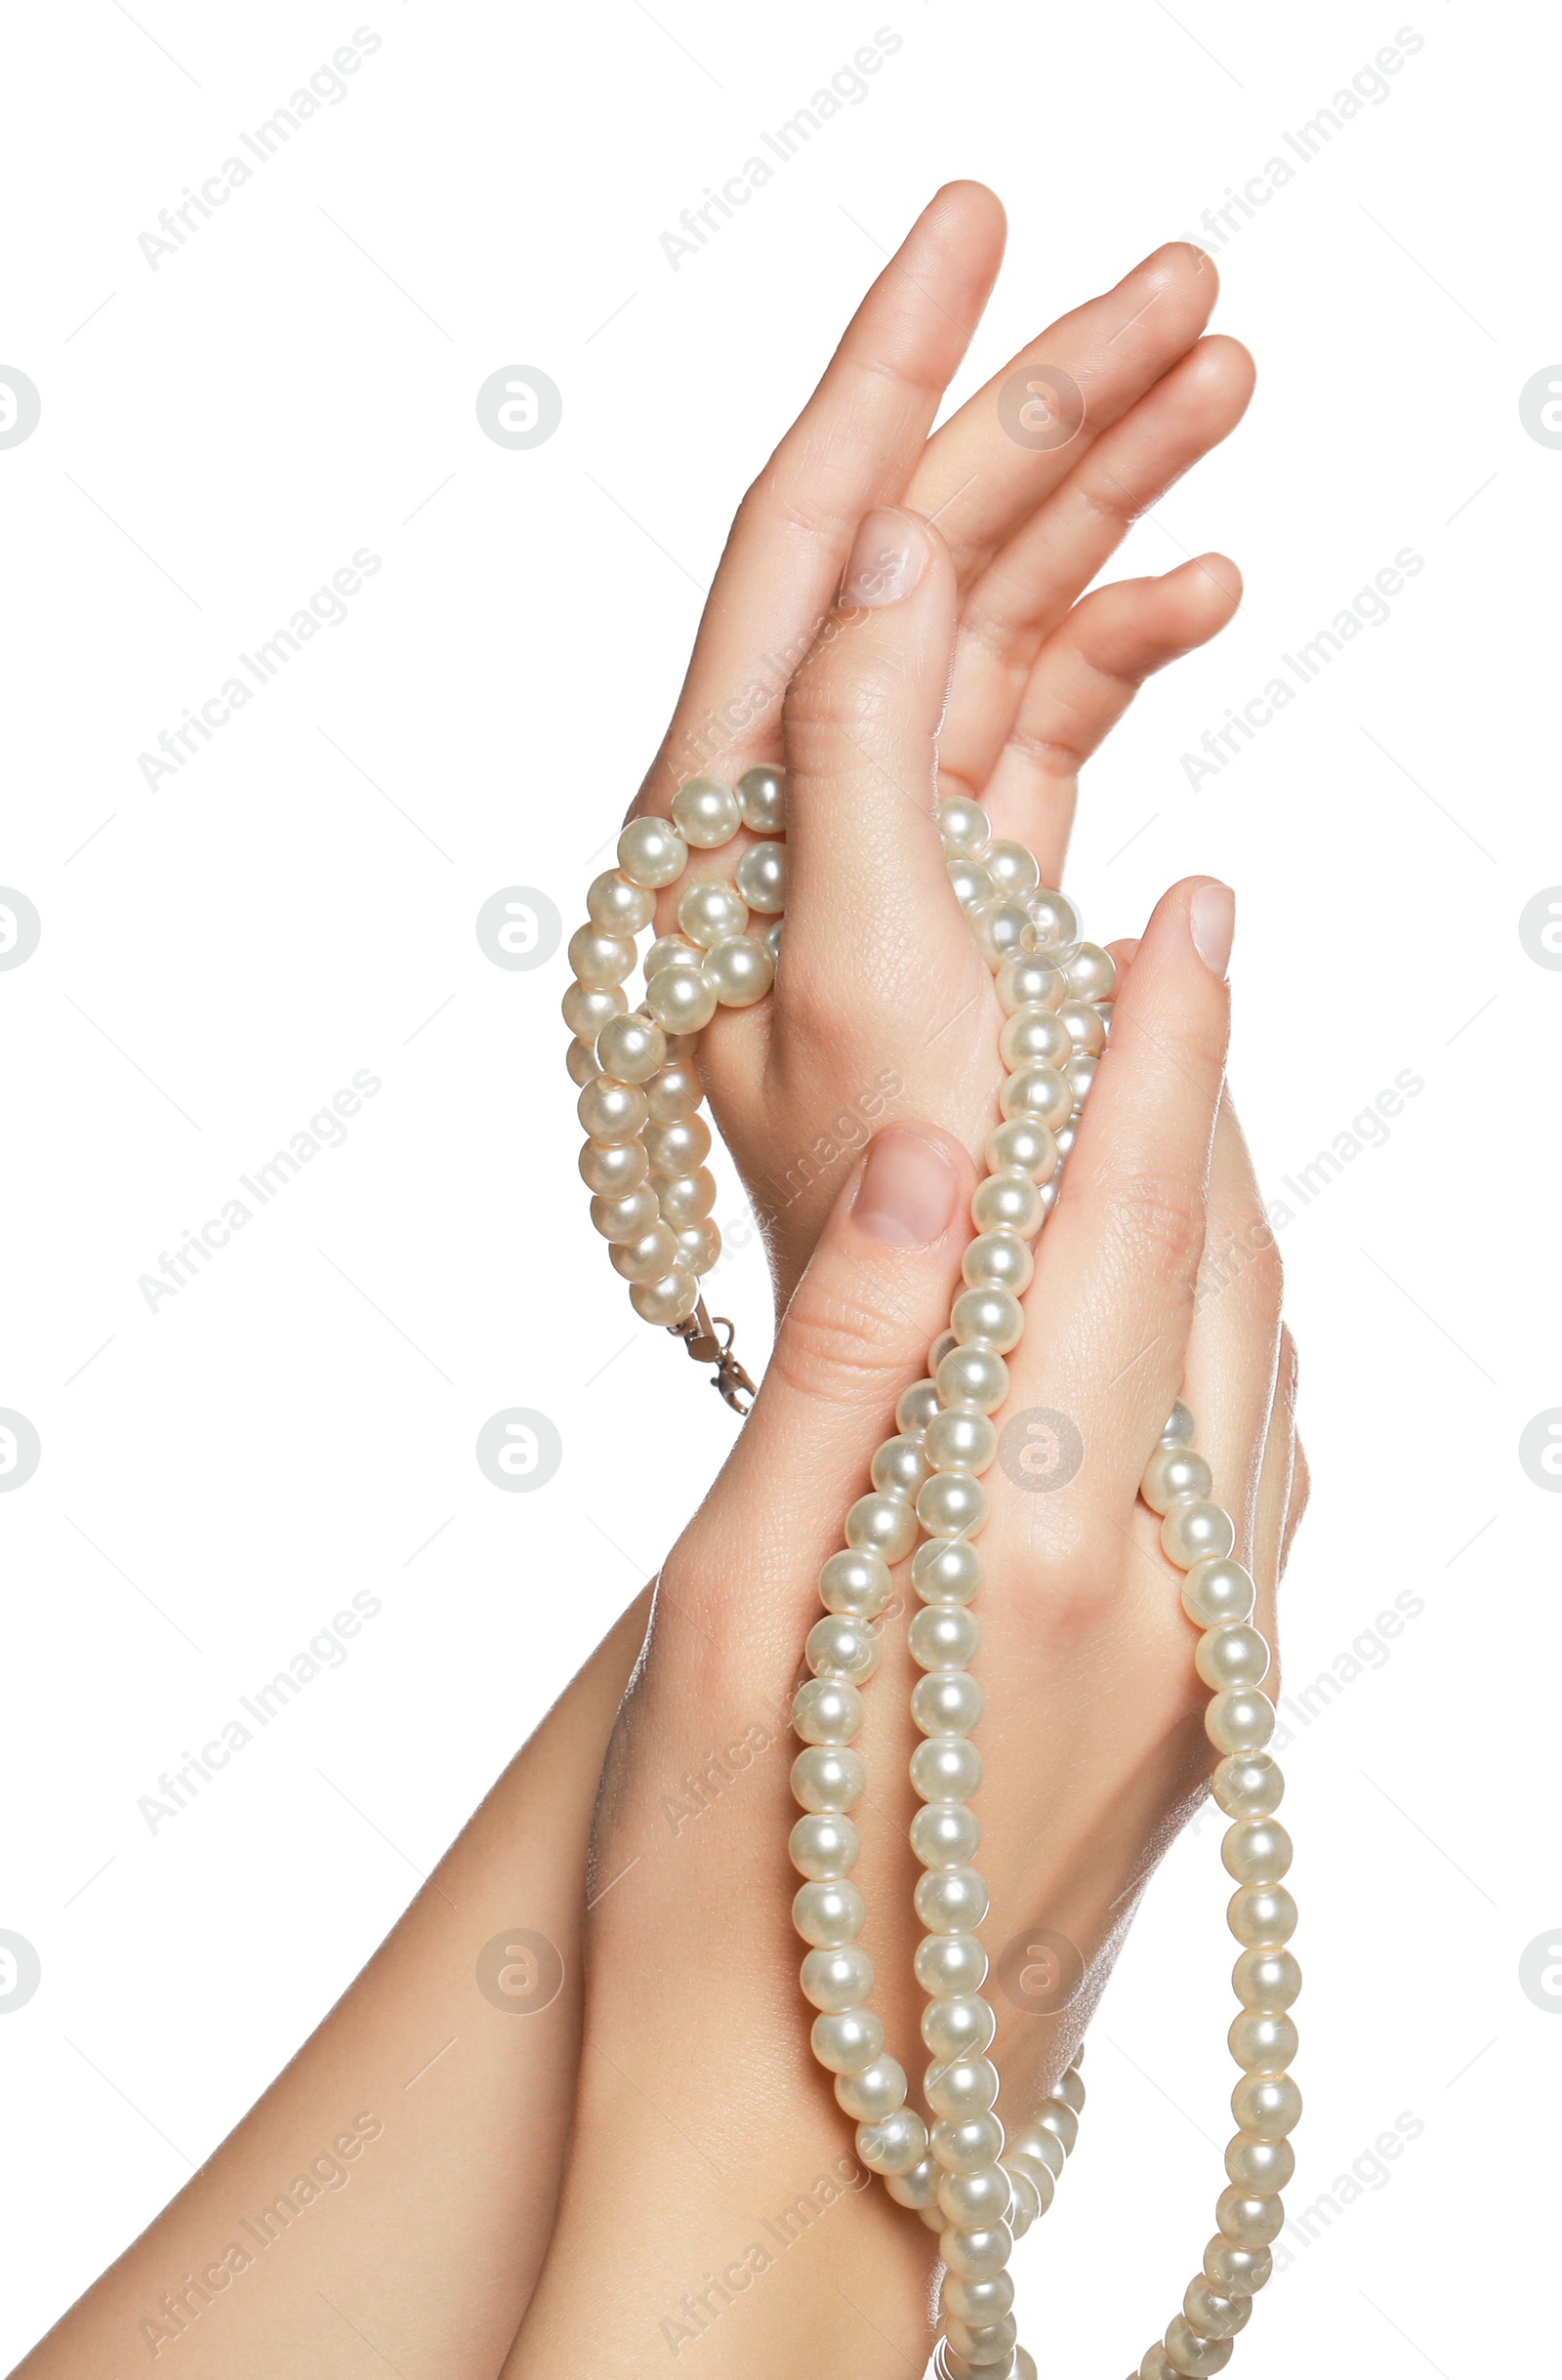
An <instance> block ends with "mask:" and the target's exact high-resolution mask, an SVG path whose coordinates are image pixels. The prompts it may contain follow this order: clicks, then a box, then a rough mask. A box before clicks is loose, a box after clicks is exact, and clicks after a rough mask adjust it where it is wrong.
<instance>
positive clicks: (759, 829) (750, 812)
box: [732, 760, 787, 835]
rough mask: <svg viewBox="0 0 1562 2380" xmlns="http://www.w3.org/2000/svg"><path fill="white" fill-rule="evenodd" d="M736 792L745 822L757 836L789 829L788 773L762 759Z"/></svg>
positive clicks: (741, 780)
mask: <svg viewBox="0 0 1562 2380" xmlns="http://www.w3.org/2000/svg"><path fill="white" fill-rule="evenodd" d="M732 790H733V792H734V793H735V794H736V796H737V798H738V808H739V810H740V812H741V813H742V818H743V823H744V825H745V826H746V827H747V828H748V829H749V830H750V832H751V833H752V834H755V835H783V834H785V832H786V823H787V816H786V802H787V772H786V770H785V769H784V768H776V767H773V766H772V765H771V763H770V762H769V761H767V760H761V761H760V763H759V764H758V765H757V766H756V767H754V768H746V769H745V770H744V771H743V774H742V776H741V777H739V779H738V781H737V783H736V785H735V786H734V787H733V789H732Z"/></svg>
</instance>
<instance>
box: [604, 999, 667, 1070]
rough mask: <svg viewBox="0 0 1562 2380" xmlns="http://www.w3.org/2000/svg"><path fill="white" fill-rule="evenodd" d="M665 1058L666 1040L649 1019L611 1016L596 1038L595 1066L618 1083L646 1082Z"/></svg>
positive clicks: (639, 1016) (658, 1026) (631, 1016)
mask: <svg viewBox="0 0 1562 2380" xmlns="http://www.w3.org/2000/svg"><path fill="white" fill-rule="evenodd" d="M666 1056H667V1036H666V1035H665V1034H664V1033H663V1031H662V1028H661V1026H660V1025H658V1024H655V1023H653V1022H652V1020H651V1019H650V1018H649V1017H648V1016H641V1015H639V1014H637V1013H636V1014H633V1015H629V1016H611V1017H609V1018H608V1020H607V1022H606V1024H605V1025H604V1026H603V1027H602V1029H601V1031H600V1032H599V1033H598V1034H597V1036H596V1063H597V1064H598V1066H600V1068H601V1070H602V1072H603V1074H605V1075H611V1076H612V1077H613V1078H614V1080H615V1081H617V1082H619V1083H645V1082H648V1081H649V1080H650V1078H651V1076H652V1075H654V1074H659V1073H660V1072H661V1069H662V1065H663V1062H664V1060H665V1058H666Z"/></svg>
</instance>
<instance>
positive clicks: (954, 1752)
mask: <svg viewBox="0 0 1562 2380" xmlns="http://www.w3.org/2000/svg"><path fill="white" fill-rule="evenodd" d="M913 1624H915V1623H913ZM981 1781H982V1756H981V1754H980V1752H979V1751H978V1750H977V1749H976V1746H975V1744H972V1742H971V1740H970V1738H969V1737H968V1736H927V1737H925V1738H924V1740H923V1742H922V1743H921V1744H918V1746H917V1748H916V1750H915V1751H914V1752H913V1753H912V1755H911V1782H912V1785H914V1786H915V1788H916V1790H917V1791H918V1792H919V1793H920V1794H921V1795H922V1798H923V1800H924V1801H969V1799H970V1797H971V1795H972V1794H973V1793H974V1792H975V1790H976V1788H977V1786H978V1785H980V1784H981ZM982 1971H983V1973H984V1974H985V1973H986V1969H985V1967H984V1968H983V1970H982ZM928 1988H929V1989H931V1987H930V1986H929V1987H928Z"/></svg>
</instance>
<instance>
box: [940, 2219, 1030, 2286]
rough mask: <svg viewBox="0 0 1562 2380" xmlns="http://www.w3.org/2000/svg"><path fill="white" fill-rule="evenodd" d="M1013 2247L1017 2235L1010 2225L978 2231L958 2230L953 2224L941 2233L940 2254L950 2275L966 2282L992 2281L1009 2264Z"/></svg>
mask: <svg viewBox="0 0 1562 2380" xmlns="http://www.w3.org/2000/svg"><path fill="white" fill-rule="evenodd" d="M1013 2245H1014V2236H1013V2234H1012V2233H1011V2232H1010V2230H1009V2228H1008V2225H1007V2223H995V2224H993V2225H991V2226H990V2227H989V2228H987V2229H985V2230H983V2231H979V2232H963V2231H957V2230H956V2229H955V2228H954V2226H953V2225H951V2226H950V2227H949V2229H948V2230H946V2231H944V2232H941V2233H940V2235H939V2239H938V2252H939V2254H940V2255H941V2256H942V2258H943V2260H944V2262H945V2264H946V2265H947V2266H948V2267H949V2270H950V2271H951V2273H958V2274H959V2276H960V2277H961V2278H962V2279H963V2280H993V2279H995V2278H996V2277H997V2276H998V2275H999V2274H1000V2273H1002V2272H1003V2270H1004V2267H1005V2266H1006V2265H1007V2262H1008V2259H1009V2255H1010V2252H1011V2251H1012V2248H1013Z"/></svg>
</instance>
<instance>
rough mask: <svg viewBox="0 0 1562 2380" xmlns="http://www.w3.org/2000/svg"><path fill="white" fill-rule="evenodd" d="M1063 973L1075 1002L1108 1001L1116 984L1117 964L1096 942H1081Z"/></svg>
mask: <svg viewBox="0 0 1562 2380" xmlns="http://www.w3.org/2000/svg"><path fill="white" fill-rule="evenodd" d="M1064 972H1065V974H1066V975H1067V977H1068V988H1069V990H1070V992H1071V993H1072V994H1073V996H1074V998H1075V999H1076V1000H1108V999H1110V997H1111V995H1112V992H1113V990H1114V989H1115V987H1116V984H1117V962H1116V960H1115V959H1113V958H1111V957H1110V956H1109V955H1108V954H1107V952H1105V951H1104V950H1102V948H1101V946H1100V944H1099V943H1098V942H1082V943H1081V944H1080V945H1079V948H1078V949H1077V950H1076V951H1075V953H1074V956H1073V958H1072V959H1070V961H1069V963H1068V964H1067V966H1066V967H1065V969H1064Z"/></svg>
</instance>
